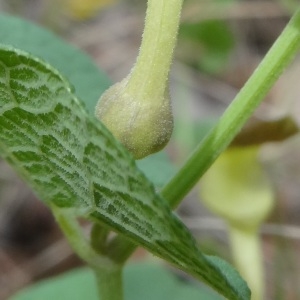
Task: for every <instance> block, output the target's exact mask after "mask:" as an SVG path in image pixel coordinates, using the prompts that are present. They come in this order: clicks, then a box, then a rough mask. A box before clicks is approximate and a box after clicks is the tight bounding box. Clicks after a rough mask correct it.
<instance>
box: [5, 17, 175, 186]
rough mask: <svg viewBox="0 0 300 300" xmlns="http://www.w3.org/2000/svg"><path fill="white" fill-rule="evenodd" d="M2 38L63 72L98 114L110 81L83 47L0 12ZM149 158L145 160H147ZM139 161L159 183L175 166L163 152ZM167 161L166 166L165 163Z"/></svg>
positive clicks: (141, 167)
mask: <svg viewBox="0 0 300 300" xmlns="http://www.w3.org/2000/svg"><path fill="white" fill-rule="evenodd" d="M0 28H1V30H0V41H1V43H4V44H9V45H13V46H15V47H16V48H21V49H23V50H25V51H28V52H30V53H32V54H34V55H36V56H38V57H41V58H42V59H44V60H45V61H47V62H49V63H50V64H51V65H52V66H53V67H55V68H57V69H58V70H59V71H60V72H62V73H63V74H64V75H65V76H66V77H67V79H68V80H69V81H70V82H71V84H72V85H73V86H75V87H76V94H77V96H79V98H81V99H82V100H83V101H84V103H85V105H86V108H87V109H88V111H89V112H90V113H91V114H93V115H94V110H95V106H96V103H97V101H98V99H99V95H101V94H102V93H103V92H104V90H106V89H107V88H108V87H109V85H110V81H109V79H108V78H107V77H106V76H105V74H104V73H103V72H101V70H99V68H97V67H96V66H95V64H94V63H93V62H92V60H91V59H90V58H89V57H88V56H87V55H86V54H85V53H83V52H82V51H80V50H79V49H76V48H75V47H74V46H72V45H70V44H68V43H66V42H65V41H63V40H62V39H60V38H59V37H57V36H56V35H54V34H53V33H52V32H50V31H48V30H46V29H44V28H41V27H38V26H36V25H35V24H33V23H30V22H28V21H25V20H22V19H19V18H16V17H13V16H8V15H1V14H0ZM144 160H145V162H144ZM144 160H141V161H140V162H138V165H139V168H140V169H141V170H142V171H144V172H145V173H146V175H147V177H148V178H149V179H150V180H152V181H153V182H154V183H155V185H157V186H158V187H161V186H163V185H164V184H166V182H167V180H168V179H169V178H170V174H171V173H172V172H173V171H172V170H173V169H174V167H173V166H172V164H171V163H170V161H169V160H168V158H167V156H166V155H165V154H163V153H161V154H158V155H151V156H149V157H147V158H145V159H144ZM162 165H163V166H162Z"/></svg>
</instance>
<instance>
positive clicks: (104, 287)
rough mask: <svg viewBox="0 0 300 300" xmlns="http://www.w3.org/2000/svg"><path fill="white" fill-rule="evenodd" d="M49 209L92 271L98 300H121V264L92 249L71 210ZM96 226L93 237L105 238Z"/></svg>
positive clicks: (53, 207) (74, 248)
mask: <svg viewBox="0 0 300 300" xmlns="http://www.w3.org/2000/svg"><path fill="white" fill-rule="evenodd" d="M51 209H52V212H53V214H54V216H55V218H56V220H57V222H58V224H59V226H60V228H61V229H62V231H63V233H64V234H65V236H66V238H67V240H68V242H69V243H70V245H71V247H72V248H73V250H74V251H75V253H76V254H77V255H78V256H79V257H80V258H81V259H83V260H84V261H85V262H87V263H88V265H89V266H90V267H91V268H92V269H93V270H94V272H95V275H96V278H97V287H98V291H99V297H100V298H99V299H102V300H104V299H105V300H123V285H122V284H123V283H122V268H123V264H118V263H116V262H115V261H113V260H111V259H110V257H108V256H106V255H101V254H100V253H98V252H97V251H96V250H94V249H93V246H92V243H91V241H89V240H87V238H86V236H85V234H84V232H83V231H82V228H81V226H80V225H79V223H78V221H77V218H76V216H75V215H74V214H73V213H72V210H64V209H61V208H57V207H56V206H51ZM98 226H99V225H97V227H96V228H95V229H94V237H95V235H96V233H101V234H100V237H101V236H102V234H103V233H104V236H105V235H106V233H105V229H104V231H102V230H100V228H99V227H98ZM95 238H96V237H95ZM96 246H97V244H96ZM97 250H102V249H97Z"/></svg>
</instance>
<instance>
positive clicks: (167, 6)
mask: <svg viewBox="0 0 300 300" xmlns="http://www.w3.org/2000/svg"><path fill="white" fill-rule="evenodd" d="M182 3H183V0H148V4H147V14H146V20H145V29H144V33H143V39H142V44H141V48H140V52H139V55H138V58H137V61H136V64H135V66H134V68H133V70H132V72H131V74H130V80H129V82H128V85H127V87H126V91H127V92H128V93H131V94H137V92H140V91H142V92H143V95H140V99H143V98H145V99H147V98H148V97H147V96H148V95H151V97H152V99H153V100H152V101H155V100H156V99H157V100H159V99H160V96H161V95H163V94H164V93H165V90H166V87H167V82H168V75H169V71H170V65H171V62H172V56H173V50H174V48H175V44H176V38H177V31H178V25H179V21H180V12H181V8H182Z"/></svg>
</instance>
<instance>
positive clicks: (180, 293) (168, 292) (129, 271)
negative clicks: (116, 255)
mask: <svg viewBox="0 0 300 300" xmlns="http://www.w3.org/2000/svg"><path fill="white" fill-rule="evenodd" d="M150 282H151V284H149V283H150ZM70 287H72V288H70ZM124 290H125V299H128V300H129V299H130V300H140V299H147V300H182V299H187V300H199V299H206V300H220V299H221V298H220V296H218V295H216V294H214V293H213V292H210V291H208V290H207V289H206V288H205V287H201V288H200V286H198V285H192V284H189V283H187V282H185V281H180V280H179V279H178V278H176V277H175V276H174V275H173V274H171V273H170V272H168V271H167V270H165V269H164V268H163V267H161V266H159V265H157V264H153V263H143V264H130V265H128V266H127V267H125V270H124ZM41 299H43V300H52V299H56V300H66V299H72V300H82V299H89V300H97V299H99V297H98V295H97V289H96V285H95V282H94V278H93V274H92V271H91V270H87V269H78V270H75V271H71V272H68V273H66V274H64V275H60V276H59V277H57V278H54V279H48V280H45V281H42V282H39V283H37V284H35V285H33V286H32V287H29V288H27V289H25V290H24V291H22V292H20V293H19V294H17V295H16V296H14V297H12V298H11V299H10V300H41Z"/></svg>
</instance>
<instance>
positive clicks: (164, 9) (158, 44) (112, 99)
mask: <svg viewBox="0 0 300 300" xmlns="http://www.w3.org/2000/svg"><path fill="white" fill-rule="evenodd" d="M182 3H183V0H175V1H174V0H173V1H154V0H148V8H147V15H146V21H145V29H144V33H143V40H142V45H141V48H140V52H139V55H138V58H137V61H136V64H135V65H134V67H133V69H132V71H131V72H130V74H129V76H127V77H126V78H125V79H123V80H122V81H121V82H119V83H117V84H115V85H113V86H112V87H111V88H110V89H108V90H107V91H106V92H105V93H104V94H103V96H102V97H101V98H100V100H99V102H98V104H97V107H96V116H97V117H98V118H99V119H100V120H101V121H102V122H103V123H104V124H105V125H106V126H107V128H108V129H109V130H110V131H111V132H112V133H113V134H114V136H115V137H116V138H118V139H119V140H120V141H121V142H122V143H123V145H124V146H125V147H126V148H127V149H128V150H129V151H131V153H132V154H133V156H134V157H135V158H136V159H140V158H143V157H145V156H147V155H149V154H152V153H154V152H157V151H159V150H161V149H162V148H163V147H164V146H165V145H166V144H167V142H168V141H169V139H170V137H171V134H172V130H173V116H172V110H171V103H170V102H171V101H170V96H169V91H168V88H169V86H168V77H169V71H170V65H171V61H172V54H173V50H174V46H175V43H176V36H177V32H178V24H179V20H180V11H181V7H182Z"/></svg>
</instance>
